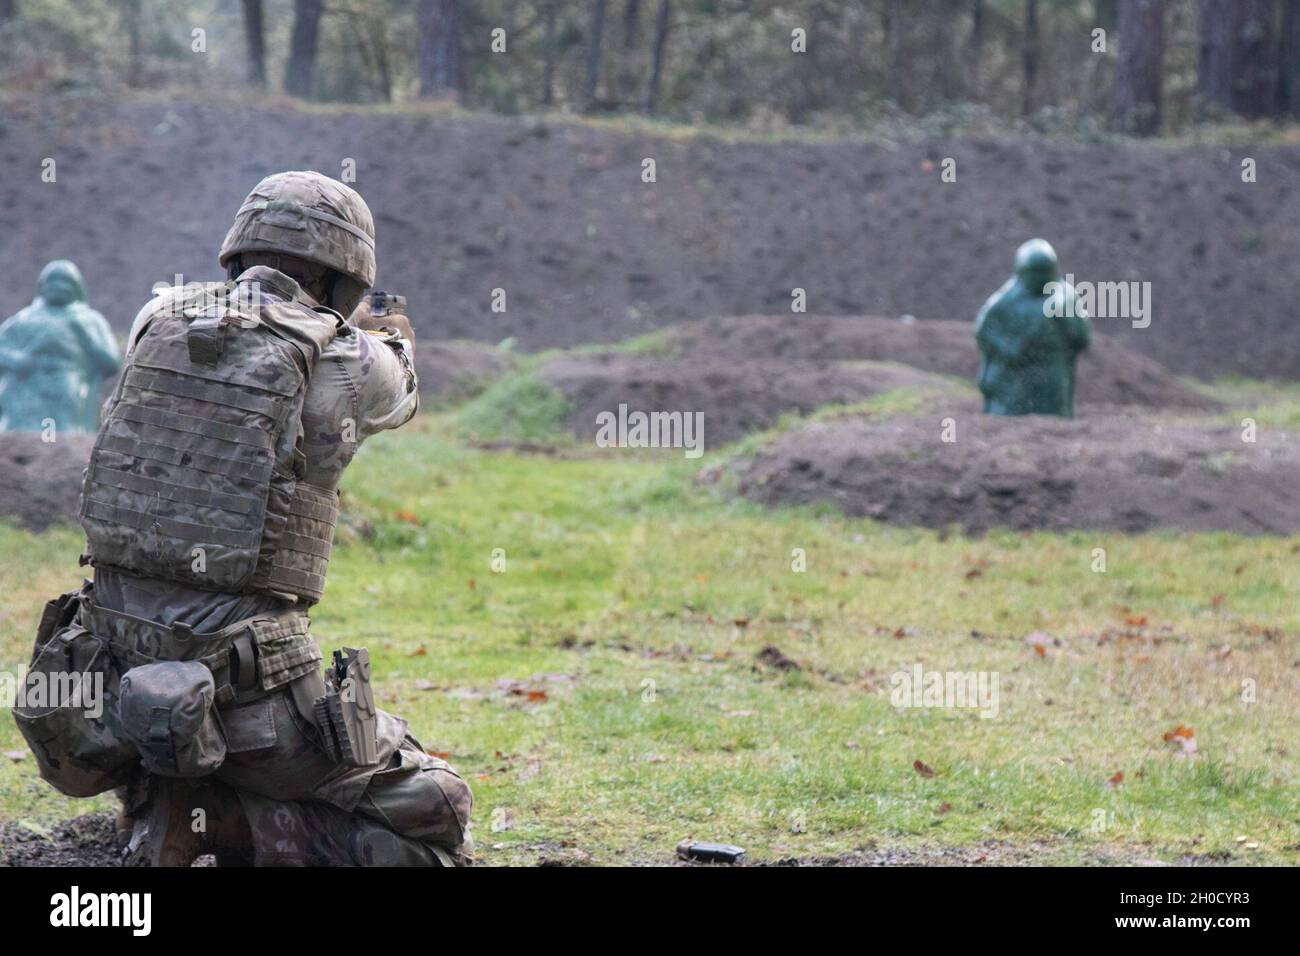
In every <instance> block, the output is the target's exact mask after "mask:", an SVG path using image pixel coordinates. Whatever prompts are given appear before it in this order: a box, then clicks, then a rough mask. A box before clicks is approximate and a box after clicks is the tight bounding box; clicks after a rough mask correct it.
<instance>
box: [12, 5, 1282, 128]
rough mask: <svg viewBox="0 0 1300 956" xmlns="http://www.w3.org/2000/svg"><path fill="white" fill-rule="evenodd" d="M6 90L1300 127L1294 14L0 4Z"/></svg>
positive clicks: (679, 116)
mask: <svg viewBox="0 0 1300 956" xmlns="http://www.w3.org/2000/svg"><path fill="white" fill-rule="evenodd" d="M501 31H504V32H501ZM796 31H803V33H802V35H800V34H798V33H797V32H796ZM1099 31H1100V32H1099ZM800 45H802V46H803V48H804V49H805V50H806V52H803V53H801V54H796V53H795V49H794V48H795V47H798V46H800ZM0 84H3V87H4V88H6V89H10V90H15V89H16V90H24V89H30V90H42V91H43V90H49V89H56V90H62V91H65V92H78V91H86V92H92V91H93V92H100V93H103V92H112V91H113V90H115V89H120V88H125V87H133V88H169V89H170V88H175V87H176V86H178V85H179V86H186V87H191V88H195V89H200V90H206V91H213V92H215V91H241V90H244V89H247V88H250V87H251V88H254V89H256V90H265V91H266V92H268V93H274V94H288V95H290V96H294V97H301V98H306V99H311V100H318V101H332V102H359V103H381V104H382V103H402V102H410V101H413V100H416V99H438V100H451V101H454V102H457V103H459V104H461V105H464V106H465V107H467V108H471V109H480V110H489V111H496V112H501V113H522V112H534V111H538V110H545V109H550V108H554V109H563V110H568V111H572V112H583V113H619V114H650V115H654V116H657V117H660V118H663V119H666V120H670V121H673V122H684V123H723V124H734V125H742V126H746V127H750V128H756V129H761V130H772V129H778V130H779V129H781V128H784V127H786V126H802V127H810V128H815V129H827V130H831V131H835V132H843V131H847V130H853V129H856V128H861V127H864V126H867V125H870V124H873V123H879V122H881V121H889V120H895V119H897V120H901V121H904V122H906V123H907V124H909V125H912V124H915V123H916V122H917V118H924V121H925V126H926V128H928V129H930V130H931V131H935V132H943V131H961V130H965V131H968V130H971V129H976V128H979V127H981V126H985V125H987V126H989V127H991V128H994V129H996V128H1025V129H1030V130H1037V131H1043V132H1052V131H1058V130H1059V131H1068V132H1071V133H1075V134H1082V135H1088V134H1090V133H1096V134H1099V135H1100V134H1104V133H1106V132H1108V131H1119V132H1123V133H1130V134H1134V135H1161V134H1178V133H1181V132H1183V131H1185V130H1187V129H1188V128H1189V127H1191V126H1193V125H1195V124H1197V123H1201V122H1207V121H1209V122H1220V121H1223V120H1225V119H1227V120H1234V119H1235V118H1241V119H1244V120H1251V121H1258V120H1264V121H1285V120H1288V119H1294V118H1295V117H1297V116H1300V0H907V2H903V0H476V2H468V0H388V2H384V0H372V2H362V0H0Z"/></svg>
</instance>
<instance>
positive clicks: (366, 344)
mask: <svg viewBox="0 0 1300 956" xmlns="http://www.w3.org/2000/svg"><path fill="white" fill-rule="evenodd" d="M314 378H315V379H316V380H317V381H318V382H321V380H322V379H323V380H324V381H323V382H322V384H323V385H325V388H324V394H326V395H337V396H340V397H342V396H347V398H348V399H350V400H351V402H352V405H353V408H352V415H351V417H353V418H354V419H355V422H356V439H357V440H358V441H363V440H365V439H366V438H367V437H369V436H370V435H373V434H375V433H377V432H382V431H386V430H388V429H390V428H399V427H401V426H402V425H405V424H406V423H407V422H408V421H410V420H411V417H412V416H413V415H414V414H415V411H416V409H417V408H418V407H419V404H420V393H419V389H418V388H417V384H418V383H417V381H416V377H415V359H414V352H413V349H412V346H411V343H410V341H409V340H407V339H406V338H404V337H403V336H402V335H400V334H399V333H397V332H394V331H366V330H364V329H358V328H348V329H347V330H345V331H344V332H343V333H341V334H340V335H338V336H337V337H336V338H335V339H334V341H333V342H332V343H330V346H329V348H328V349H326V351H325V355H324V356H323V361H322V362H321V363H320V365H318V366H317V368H316V373H315V376H314Z"/></svg>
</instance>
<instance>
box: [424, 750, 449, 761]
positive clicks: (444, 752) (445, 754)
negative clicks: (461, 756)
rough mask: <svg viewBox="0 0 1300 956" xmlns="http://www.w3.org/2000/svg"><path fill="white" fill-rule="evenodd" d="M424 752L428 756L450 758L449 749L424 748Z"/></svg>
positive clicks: (442, 758)
mask: <svg viewBox="0 0 1300 956" xmlns="http://www.w3.org/2000/svg"><path fill="white" fill-rule="evenodd" d="M425 753H427V754H428V755H429V756H430V757H437V758H438V759H439V760H450V759H451V751H450V750H426V751H425Z"/></svg>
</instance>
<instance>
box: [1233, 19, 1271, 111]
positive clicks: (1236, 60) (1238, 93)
mask: <svg viewBox="0 0 1300 956" xmlns="http://www.w3.org/2000/svg"><path fill="white" fill-rule="evenodd" d="M1232 15H1233V24H1232V34H1233V50H1232V108H1233V110H1234V111H1235V112H1237V113H1240V114H1241V115H1242V116H1250V117H1260V116H1272V115H1273V105H1274V100H1273V96H1274V94H1275V93H1276V92H1277V52H1276V51H1277V47H1276V45H1275V44H1276V39H1275V36H1276V34H1275V32H1274V24H1275V23H1276V15H1277V5H1276V4H1275V3H1274V0H1236V2H1235V3H1233V5H1232Z"/></svg>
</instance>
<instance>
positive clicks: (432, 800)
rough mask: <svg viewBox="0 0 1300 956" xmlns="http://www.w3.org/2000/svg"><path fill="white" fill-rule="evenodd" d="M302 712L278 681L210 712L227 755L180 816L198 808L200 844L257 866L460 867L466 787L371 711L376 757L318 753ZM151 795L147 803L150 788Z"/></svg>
mask: <svg viewBox="0 0 1300 956" xmlns="http://www.w3.org/2000/svg"><path fill="white" fill-rule="evenodd" d="M298 696H299V697H300V698H301V695H298ZM302 709H303V708H302V707H301V706H300V703H299V702H298V701H296V700H295V694H294V688H292V687H286V688H284V689H282V690H280V691H276V692H272V693H270V694H268V695H266V696H264V697H262V698H260V699H257V700H254V701H250V702H246V703H242V704H235V705H233V706H229V707H225V708H222V709H220V710H219V711H218V713H219V716H220V719H221V723H222V727H223V730H224V732H225V737H226V747H227V753H226V758H225V760H224V761H223V762H222V764H221V766H220V768H219V769H218V770H217V771H216V773H214V774H212V775H211V776H209V777H204V778H202V779H201V781H199V784H200V785H199V786H195V787H192V788H189V789H188V790H187V791H186V792H187V795H188V798H189V806H187V807H185V808H184V813H185V815H186V816H187V817H193V815H194V811H195V810H196V809H202V811H203V816H204V819H205V820H207V821H209V822H210V826H211V829H212V831H213V834H214V839H213V840H211V841H207V842H206V843H205V849H210V850H214V851H216V852H217V855H218V859H219V860H220V861H222V862H232V861H238V862H240V863H245V864H252V865H255V866H440V865H441V866H453V865H461V864H465V863H468V862H469V860H470V855H471V852H472V850H471V842H470V839H469V820H470V809H471V805H472V798H471V795H470V790H469V787H468V786H467V785H466V784H465V782H464V781H463V780H461V778H460V777H459V776H458V775H457V774H456V772H455V771H454V770H453V769H452V768H451V766H450V765H449V764H448V763H447V762H446V761H445V760H441V759H439V758H437V757H434V756H431V755H430V754H428V753H426V752H425V751H424V748H423V747H422V746H421V745H420V743H419V741H417V740H416V739H415V738H414V737H413V736H412V735H411V734H410V733H409V732H408V731H407V726H406V722H405V721H403V720H400V719H399V718H397V717H394V716H392V715H391V714H387V713H385V712H383V711H379V712H378V717H379V728H378V739H379V757H380V759H379V763H378V765H377V766H374V767H355V766H352V765H350V764H342V763H339V762H337V761H336V760H335V759H334V758H333V757H332V756H331V755H329V754H327V753H326V752H325V751H324V750H323V749H322V748H321V746H320V744H319V742H318V741H319V738H318V735H317V731H316V728H315V725H314V724H313V723H312V722H311V720H310V719H308V717H307V716H305V715H304V714H303V712H302ZM150 792H152V793H153V794H155V799H156V798H157V796H156V795H157V794H158V793H159V792H160V790H159V789H157V788H155V789H152V790H151V791H150ZM165 792H167V793H169V794H174V793H175V791H165ZM232 794H233V796H234V798H236V799H234V800H232V799H231V796H232ZM174 809H180V808H174ZM234 817H239V818H240V819H233V818H234ZM232 834H236V835H237V836H234V837H233V838H232ZM155 838H158V835H156V834H155Z"/></svg>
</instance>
